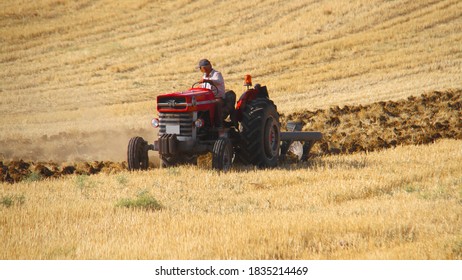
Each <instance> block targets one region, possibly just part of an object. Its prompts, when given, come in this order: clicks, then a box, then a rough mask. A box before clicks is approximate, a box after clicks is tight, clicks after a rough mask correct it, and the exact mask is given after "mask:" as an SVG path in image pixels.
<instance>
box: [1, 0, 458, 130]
mask: <svg viewBox="0 0 462 280" xmlns="http://www.w3.org/2000/svg"><path fill="white" fill-rule="evenodd" d="M212 3H213V6H214V9H213V12H211V11H210V9H209V6H210V5H211V4H212ZM0 5H1V8H0V38H2V39H1V41H0V49H1V53H0V81H1V85H0V93H1V96H2V98H1V100H0V111H1V112H2V113H3V114H4V115H5V114H7V118H2V119H1V121H0V129H1V130H2V132H3V133H5V134H6V133H9V134H12V135H14V134H28V135H30V137H37V136H38V137H40V136H41V134H48V135H50V134H58V133H59V132H61V131H68V130H69V129H76V130H82V131H89V130H91V131H98V130H100V129H102V127H110V128H115V129H119V130H120V129H122V128H127V127H128V128H139V127H140V126H146V124H147V123H148V122H147V121H146V119H147V120H148V121H149V117H150V115H152V112H153V108H154V104H153V100H154V97H155V96H156V95H157V94H159V93H162V92H170V91H172V90H182V89H185V88H187V87H189V86H190V85H191V84H192V83H193V82H194V81H196V80H197V79H198V77H199V73H197V72H196V71H195V70H194V67H195V65H196V63H197V61H198V60H199V59H200V58H202V57H208V58H210V59H211V60H212V62H213V63H214V64H215V65H216V67H217V68H218V69H219V70H221V71H222V72H223V74H224V76H225V78H226V80H227V85H228V88H230V89H234V90H235V91H236V92H238V93H239V92H241V91H242V90H243V86H242V77H243V75H244V74H246V73H251V74H252V75H253V76H254V81H255V82H259V83H262V84H266V85H268V88H269V90H270V94H271V96H272V97H273V98H274V99H275V101H276V104H278V106H279V109H280V111H281V112H284V113H292V112H295V111H299V110H305V109H315V108H326V107H328V106H331V105H342V104H358V103H370V102H374V101H381V100H388V99H398V98H404V97H407V96H409V95H417V94H421V93H422V92H425V91H431V90H441V89H445V88H456V87H460V85H461V84H462V83H461V82H462V80H461V77H462V72H461V69H462V65H461V63H462V56H461V54H462V49H461V46H462V42H461V41H462V32H461V28H462V18H461V17H460V10H461V9H462V3H461V2H460V1H457V0H443V1H430V0H427V1H386V0H382V1H355V2H354V3H350V2H345V1H339V2H331V1H285V2H284V1H275V0H268V1H237V0H236V1H222V2H215V1H199V2H191V1H186V0H177V1H147V0H146V1H123V2H120V1H113V0H99V1H78V2H76V1H66V0H47V1H46V0H41V1H34V3H30V2H29V1H20V2H19V3H18V1H2V4H0ZM95 119H97V120H98V121H96V122H95V121H94V120H95Z"/></svg>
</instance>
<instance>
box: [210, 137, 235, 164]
mask: <svg viewBox="0 0 462 280" xmlns="http://www.w3.org/2000/svg"><path fill="white" fill-rule="evenodd" d="M233 155H234V151H233V144H232V143H231V141H230V140H229V139H227V138H219V139H218V140H217V141H215V144H214V145H213V156H212V168H213V169H216V170H221V171H228V170H229V169H230V168H231V165H232V164H233Z"/></svg>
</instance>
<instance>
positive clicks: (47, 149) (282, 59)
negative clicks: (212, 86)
mask: <svg viewBox="0 0 462 280" xmlns="http://www.w3.org/2000/svg"><path fill="white" fill-rule="evenodd" d="M210 5H213V6H214V9H213V12H211V10H210ZM461 10H462V5H461V3H460V1H450V0H448V1H417V2H415V1H355V2H347V1H285V2H280V1H181V0H178V1H147V0H146V1H123V2H122V1H111V0H99V1H66V0H42V1H34V2H33V3H31V2H29V1H2V3H0V35H1V36H0V49H1V53H0V83H1V84H0V96H1V99H0V113H1V118H0V131H1V133H0V162H1V164H0V179H1V180H0V259H461V258H462V230H461V229H462V165H461V162H462V142H461V141H462V140H461V139H462V116H461V111H462V109H461V108H462V107H461V104H462V101H461V98H462V97H461V96H462V92H461V89H462V70H461V69H462V47H461V46H462V42H461V41H462V30H461V29H462V18H461V16H460V11H461ZM203 57H207V58H209V59H210V60H211V61H212V63H213V64H214V66H216V68H217V69H218V70H220V71H221V72H222V73H223V75H224V76H225V79H226V82H227V88H229V89H233V90H235V91H236V92H238V93H239V92H240V91H241V90H243V86H242V77H243V75H244V74H248V73H250V74H252V76H253V80H254V82H258V83H261V84H264V85H267V86H268V89H269V93H270V96H271V98H272V99H273V100H274V101H275V103H276V104H277V106H278V110H279V112H280V113H281V114H282V119H281V121H282V122H283V123H285V122H286V121H288V120H299V121H302V122H303V123H304V130H318V131H321V132H323V133H324V139H323V140H322V141H321V142H319V143H317V144H316V145H315V147H314V149H313V151H312V157H311V159H310V160H309V161H308V162H307V163H302V162H296V161H295V160H288V161H286V162H281V164H280V166H279V167H278V168H275V169H271V170H257V169H254V168H252V167H248V166H236V167H235V168H234V169H233V170H231V172H229V173H226V174H222V173H216V172H214V171H211V170H210V169H209V168H208V166H207V161H206V160H205V164H202V165H199V166H197V167H195V166H184V167H175V168H169V169H157V168H153V169H150V170H148V171H146V172H133V173H130V172H127V171H126V170H125V169H124V166H125V163H124V162H123V161H124V160H125V154H126V145H127V143H128V139H129V138H130V137H131V136H135V135H140V136H143V137H145V138H146V139H149V140H150V141H152V140H154V138H155V136H156V132H155V131H154V130H152V129H151V128H149V121H150V119H151V118H152V116H153V115H154V113H155V112H154V108H155V104H154V100H155V97H156V95H157V94H159V93H162V92H170V91H173V90H181V89H185V88H187V87H189V86H190V85H191V84H192V83H193V82H194V81H196V80H197V79H198V77H199V73H197V72H195V69H194V66H195V64H196V63H197V61H198V60H199V59H201V58H203ZM153 162H154V163H155V158H154V157H153Z"/></svg>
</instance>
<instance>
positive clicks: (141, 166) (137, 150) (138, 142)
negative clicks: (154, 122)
mask: <svg viewBox="0 0 462 280" xmlns="http://www.w3.org/2000/svg"><path fill="white" fill-rule="evenodd" d="M147 145H148V142H146V141H145V140H144V139H143V138H142V137H139V136H137V137H133V138H131V139H130V141H129V142H128V150H127V162H128V170H146V169H148V166H149V157H148V150H147Z"/></svg>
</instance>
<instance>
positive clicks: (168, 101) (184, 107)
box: [157, 88, 215, 112]
mask: <svg viewBox="0 0 462 280" xmlns="http://www.w3.org/2000/svg"><path fill="white" fill-rule="evenodd" d="M214 104H215V95H214V94H213V92H212V91H211V90H209V89H205V88H191V89H189V90H186V91H182V92H173V93H166V94H161V95H159V96H157V111H158V112H194V111H204V110H208V109H209V108H210V107H212V106H214Z"/></svg>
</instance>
